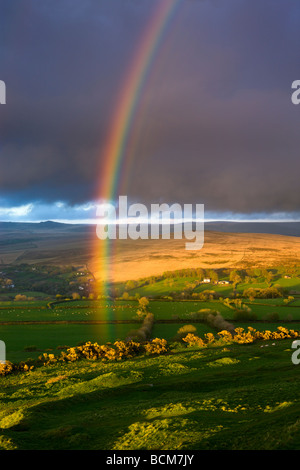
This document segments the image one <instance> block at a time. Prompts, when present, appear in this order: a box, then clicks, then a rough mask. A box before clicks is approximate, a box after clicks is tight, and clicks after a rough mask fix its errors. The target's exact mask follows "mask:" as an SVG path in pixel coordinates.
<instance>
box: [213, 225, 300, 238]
mask: <svg viewBox="0 0 300 470" xmlns="http://www.w3.org/2000/svg"><path fill="white" fill-rule="evenodd" d="M205 230H207V231H217V232H227V233H266V234H267V233H269V234H273V235H286V236H290V237H300V222H227V221H224V222H222V221H217V222H207V223H206V224H205Z"/></svg>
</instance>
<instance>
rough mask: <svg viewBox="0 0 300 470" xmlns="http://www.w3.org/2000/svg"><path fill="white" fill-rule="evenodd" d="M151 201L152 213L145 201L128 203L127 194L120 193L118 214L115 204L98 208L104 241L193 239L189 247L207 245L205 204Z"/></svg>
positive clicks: (99, 229)
mask: <svg viewBox="0 0 300 470" xmlns="http://www.w3.org/2000/svg"><path fill="white" fill-rule="evenodd" d="M193 211H194V206H193V204H184V205H183V208H182V206H181V205H180V204H178V203H174V204H172V205H169V204H166V203H163V204H151V209H150V214H149V211H148V209H147V207H146V206H145V205H144V204H140V203H138V204H131V205H128V200H127V196H119V205H118V213H117V210H116V207H115V206H114V205H113V204H110V203H105V204H100V205H98V207H97V217H99V218H100V220H99V223H98V224H97V230H96V232H97V236H98V238H100V239H101V240H106V239H111V240H115V239H120V240H126V239H127V238H130V239H132V240H138V239H142V240H147V239H149V238H150V239H152V240H157V239H160V238H161V239H165V240H168V239H171V238H174V239H176V240H179V239H182V238H183V237H184V238H185V239H186V240H191V241H189V242H187V243H186V244H185V249H186V250H200V249H201V248H202V247H203V244H204V204H196V205H195V211H194V213H193Z"/></svg>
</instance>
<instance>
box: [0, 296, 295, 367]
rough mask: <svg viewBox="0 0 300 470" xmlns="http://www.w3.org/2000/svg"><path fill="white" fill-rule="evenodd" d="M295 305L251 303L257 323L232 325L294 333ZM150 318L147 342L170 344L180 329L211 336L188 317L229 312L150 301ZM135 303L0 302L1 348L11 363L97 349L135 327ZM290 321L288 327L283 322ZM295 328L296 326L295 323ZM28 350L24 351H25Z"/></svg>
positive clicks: (213, 305) (229, 312)
mask: <svg viewBox="0 0 300 470" xmlns="http://www.w3.org/2000/svg"><path fill="white" fill-rule="evenodd" d="M297 303H299V301H298V302H297V301H294V302H292V303H291V304H289V305H284V304H283V300H282V299H260V300H258V299H256V301H255V302H251V303H250V302H249V303H248V304H247V305H248V306H249V307H250V308H251V310H252V312H254V313H255V314H256V316H257V319H258V320H259V321H247V322H243V321H238V322H234V323H233V324H234V326H235V327H237V326H239V325H240V324H243V326H245V325H246V326H251V325H252V326H254V327H255V328H256V329H258V330H262V329H268V330H275V329H276V328H277V326H279V325H285V324H286V325H289V327H291V328H294V329H295V328H296V327H297V328H298V327H299V324H300V306H298V305H297ZM148 309H149V311H150V312H152V313H153V314H154V326H153V329H152V333H151V336H152V337H153V338H155V337H159V338H165V339H167V340H168V341H171V340H173V339H174V338H175V336H176V333H177V331H178V330H179V328H181V327H182V326H184V325H193V326H194V327H195V328H196V331H197V334H198V335H199V336H201V337H203V336H204V334H205V333H207V332H212V331H213V329H212V327H211V326H208V325H207V324H206V323H199V322H198V323H197V322H196V323H195V321H194V318H193V314H194V313H195V312H198V311H199V310H203V309H210V310H215V311H218V312H220V314H221V315H222V317H223V318H224V320H228V321H229V322H233V318H234V312H235V310H234V309H233V308H229V307H228V306H226V305H224V304H223V302H220V301H211V302H209V301H192V300H186V301H166V300H152V301H150V304H149V306H148ZM137 310H138V301H137V300H136V301H133V300H132V301H124V300H118V301H108V300H101V301H97V300H96V301H90V300H79V301H78V300H77V301H66V302H59V303H55V302H54V303H53V304H52V305H51V308H49V305H48V303H47V302H42V301H35V302H0V339H2V341H4V342H5V343H6V354H7V359H8V360H10V361H12V362H15V361H17V362H18V361H21V360H26V359H28V358H36V357H38V355H40V354H41V352H43V351H46V350H52V351H54V352H56V351H57V348H59V347H61V346H69V347H70V346H74V345H77V344H79V343H82V342H84V341H89V340H90V341H94V342H98V343H99V344H105V343H107V342H114V341H115V340H117V339H123V340H124V339H125V338H126V336H127V335H128V333H129V332H130V331H131V330H132V329H135V328H138V327H139V326H140V323H141V322H142V318H139V317H138V315H137ZM274 312H276V313H278V316H279V319H278V321H277V322H270V321H269V322H265V321H264V320H265V318H266V316H267V315H268V314H270V313H271V314H272V313H274ZM289 317H291V318H292V320H293V321H292V322H287V319H288V318H289ZM297 322H298V323H297ZM28 349H29V350H28Z"/></svg>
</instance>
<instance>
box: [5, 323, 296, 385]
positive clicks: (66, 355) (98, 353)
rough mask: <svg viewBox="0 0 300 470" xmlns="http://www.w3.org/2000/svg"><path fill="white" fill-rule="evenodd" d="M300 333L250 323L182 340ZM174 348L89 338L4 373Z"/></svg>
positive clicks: (157, 342)
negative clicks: (260, 326)
mask: <svg viewBox="0 0 300 470" xmlns="http://www.w3.org/2000/svg"><path fill="white" fill-rule="evenodd" d="M299 337H300V332H299V331H296V330H289V329H287V328H284V327H282V326H279V327H278V328H277V331H269V330H265V331H257V330H256V329H255V328H252V327H251V326H248V328H247V331H246V330H244V328H235V330H234V332H233V333H231V332H229V331H228V330H222V331H219V332H218V333H217V334H216V335H214V334H213V333H206V334H205V335H204V338H200V337H199V336H197V335H195V334H193V333H189V334H187V335H186V336H185V337H184V338H182V341H183V342H184V343H186V345H187V346H197V347H200V348H206V347H208V346H209V345H213V344H220V343H222V344H229V343H238V344H249V343H254V342H255V341H258V340H278V339H288V338H291V339H295V338H299ZM169 351H170V345H169V344H168V342H167V341H166V340H165V339H162V338H155V339H153V340H152V341H146V342H143V343H139V342H136V341H133V340H130V341H115V342H114V343H113V345H111V344H106V345H99V344H98V343H92V342H90V341H89V342H87V343H85V344H83V345H80V346H76V347H72V348H68V349H67V351H62V352H61V353H60V354H59V355H58V356H55V355H54V354H48V353H43V354H42V355H41V356H40V357H39V358H38V360H37V361H33V360H31V361H29V362H27V363H26V362H20V363H19V364H13V363H11V362H9V361H6V363H2V364H0V376H1V375H2V376H5V375H9V374H11V373H13V372H30V371H31V370H32V369H33V368H34V367H35V366H47V365H51V364H57V363H64V362H75V361H78V360H80V359H86V360H89V361H96V360H102V361H122V360H124V359H130V358H133V357H135V356H138V355H142V354H146V355H160V354H166V353H168V352H169Z"/></svg>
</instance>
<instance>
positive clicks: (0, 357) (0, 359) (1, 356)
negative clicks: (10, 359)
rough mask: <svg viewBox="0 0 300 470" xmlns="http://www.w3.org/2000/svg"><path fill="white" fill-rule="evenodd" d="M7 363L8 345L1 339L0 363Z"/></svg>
mask: <svg viewBox="0 0 300 470" xmlns="http://www.w3.org/2000/svg"><path fill="white" fill-rule="evenodd" d="M5 363H6V346H5V343H4V341H1V340H0V364H5Z"/></svg>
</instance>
